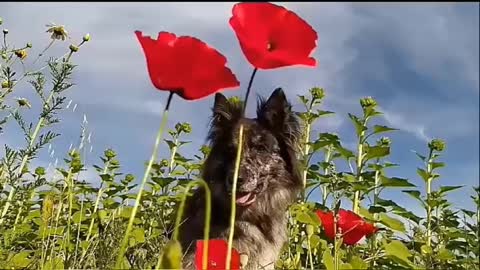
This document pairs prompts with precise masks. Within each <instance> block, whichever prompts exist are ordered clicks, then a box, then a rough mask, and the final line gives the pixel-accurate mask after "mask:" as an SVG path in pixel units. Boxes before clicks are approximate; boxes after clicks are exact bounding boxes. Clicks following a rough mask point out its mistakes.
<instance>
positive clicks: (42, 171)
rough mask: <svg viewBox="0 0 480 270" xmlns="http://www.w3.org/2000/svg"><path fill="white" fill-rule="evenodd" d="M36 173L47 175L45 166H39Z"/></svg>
mask: <svg viewBox="0 0 480 270" xmlns="http://www.w3.org/2000/svg"><path fill="white" fill-rule="evenodd" d="M35 174H36V175H40V176H42V175H45V168H43V167H37V168H36V169H35Z"/></svg>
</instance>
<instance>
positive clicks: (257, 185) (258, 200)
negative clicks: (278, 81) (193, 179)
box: [204, 88, 301, 210]
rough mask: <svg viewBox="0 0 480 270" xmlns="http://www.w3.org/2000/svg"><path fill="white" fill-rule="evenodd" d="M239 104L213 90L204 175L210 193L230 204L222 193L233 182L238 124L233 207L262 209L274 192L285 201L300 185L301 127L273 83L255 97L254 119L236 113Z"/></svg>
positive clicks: (270, 200) (240, 108)
mask: <svg viewBox="0 0 480 270" xmlns="http://www.w3.org/2000/svg"><path fill="white" fill-rule="evenodd" d="M242 106H243V103H241V102H236V101H232V100H228V99H227V98H226V97H225V96H223V95H222V94H217V95H216V96H215V103H214V107H213V118H212V123H211V127H210V132H209V139H210V143H211V147H212V149H211V152H210V154H209V156H208V158H207V160H206V162H205V167H204V178H205V179H206V180H207V181H208V182H209V184H210V185H211V186H212V192H213V196H214V199H217V201H218V200H223V201H225V203H226V204H227V205H228V204H229V201H227V200H226V199H228V198H230V196H229V194H231V191H232V187H233V186H232V183H233V178H234V170H235V159H236V154H237V150H238V139H239V132H240V126H241V125H243V134H244V135H243V143H242V145H243V147H242V158H241V162H240V169H239V173H238V183H237V193H236V202H237V207H239V209H240V210H242V209H243V210H246V209H254V208H258V207H261V208H263V209H265V207H266V205H265V203H267V204H269V205H270V207H275V206H274V204H275V203H274V200H275V198H274V197H275V196H282V199H283V200H284V201H285V200H286V201H290V200H291V199H292V197H295V196H296V194H297V193H296V192H297V191H298V189H299V187H301V179H300V176H299V173H298V165H297V153H298V152H297V149H298V140H299V137H300V127H299V123H298V120H297V118H296V116H295V114H294V113H293V112H292V110H291V106H290V104H289V103H288V101H287V99H286V97H285V94H284V93H283V91H282V89H280V88H278V89H276V90H275V91H274V92H273V93H272V94H271V96H270V97H269V98H268V100H264V99H260V100H259V104H258V109H257V118H255V119H248V118H243V117H241V115H242ZM287 197H288V198H287ZM285 203H286V202H285ZM226 208H228V206H226Z"/></svg>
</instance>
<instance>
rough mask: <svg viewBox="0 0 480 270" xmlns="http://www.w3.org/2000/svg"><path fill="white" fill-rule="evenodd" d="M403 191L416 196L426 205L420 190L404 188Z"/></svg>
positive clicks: (413, 196)
mask: <svg viewBox="0 0 480 270" xmlns="http://www.w3.org/2000/svg"><path fill="white" fill-rule="evenodd" d="M402 192H404V193H407V194H408V195H410V196H411V197H412V198H415V199H417V200H418V201H419V202H421V203H422V205H425V202H424V201H423V200H422V198H421V197H420V191H418V190H402Z"/></svg>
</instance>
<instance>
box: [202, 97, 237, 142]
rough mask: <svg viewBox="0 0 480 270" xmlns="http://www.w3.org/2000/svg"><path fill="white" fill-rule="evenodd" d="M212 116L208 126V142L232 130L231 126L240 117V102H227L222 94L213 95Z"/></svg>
mask: <svg viewBox="0 0 480 270" xmlns="http://www.w3.org/2000/svg"><path fill="white" fill-rule="evenodd" d="M212 111H213V115H212V119H211V124H210V132H209V135H208V138H209V140H211V141H215V140H217V139H220V138H222V137H223V136H224V135H225V134H228V132H229V131H231V130H232V128H233V126H234V125H235V124H236V122H237V121H238V120H239V119H240V117H241V115H242V102H240V101H236V100H228V99H227V98H226V97H225V96H224V95H223V94H221V93H217V94H215V101H214V103H213V108H212Z"/></svg>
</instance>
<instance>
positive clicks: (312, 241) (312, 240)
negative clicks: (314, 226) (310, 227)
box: [310, 234, 322, 249]
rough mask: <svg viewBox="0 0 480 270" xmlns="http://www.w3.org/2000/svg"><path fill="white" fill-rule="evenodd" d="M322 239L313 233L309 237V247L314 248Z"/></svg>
mask: <svg viewBox="0 0 480 270" xmlns="http://www.w3.org/2000/svg"><path fill="white" fill-rule="evenodd" d="M321 240H322V239H321V238H320V236H318V235H316V234H314V235H312V236H311V237H310V248H312V249H313V248H316V247H318V245H319V244H320V241H321Z"/></svg>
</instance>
